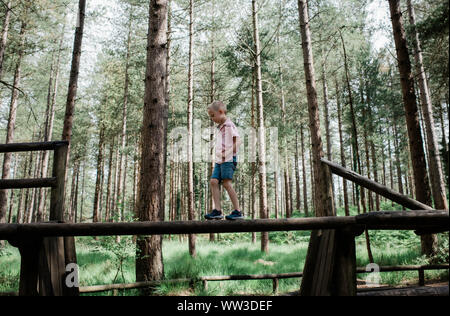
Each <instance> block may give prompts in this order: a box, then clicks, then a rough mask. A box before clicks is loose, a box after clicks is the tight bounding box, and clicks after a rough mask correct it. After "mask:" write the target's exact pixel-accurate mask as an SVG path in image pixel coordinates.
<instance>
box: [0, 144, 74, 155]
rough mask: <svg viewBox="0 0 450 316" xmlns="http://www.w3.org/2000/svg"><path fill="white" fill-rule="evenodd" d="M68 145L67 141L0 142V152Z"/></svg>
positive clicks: (53, 148)
mask: <svg viewBox="0 0 450 316" xmlns="http://www.w3.org/2000/svg"><path fill="white" fill-rule="evenodd" d="M68 145H69V142H68V141H54V142H40V143H11V144H0V153H13V152H27V151H41V150H55V149H56V148H57V147H58V146H68Z"/></svg>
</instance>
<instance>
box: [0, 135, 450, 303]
mask: <svg viewBox="0 0 450 316" xmlns="http://www.w3.org/2000/svg"><path fill="white" fill-rule="evenodd" d="M67 146H68V143H66V142H52V143H37V144H7V145H0V153H2V152H17V151H35V150H54V151H55V155H54V163H53V177H52V178H50V179H27V180H0V189H12V188H24V187H51V188H52V192H51V205H50V220H51V221H52V222H49V223H33V224H0V239H3V240H8V241H9V242H10V243H11V244H12V245H13V246H15V247H18V248H19V251H20V254H21V271H20V287H19V295H42V296H46V295H79V289H78V288H76V287H74V288H68V287H67V286H66V284H65V279H66V277H67V275H68V272H66V266H67V265H68V264H70V263H76V251H75V242H74V237H75V236H108V235H164V234H202V233H233V232H270V231H295V230H306V231H310V230H311V231H312V235H311V242H310V247H309V250H308V255H307V262H308V261H309V263H310V266H309V268H308V269H306V268H305V271H304V274H303V280H302V287H301V294H302V295H346V296H354V295H356V275H357V267H356V247H355V238H356V237H357V236H359V235H360V234H362V233H363V232H364V231H365V230H413V231H415V232H416V234H418V235H421V234H430V233H439V232H445V231H449V223H450V222H449V213H448V211H446V210H443V211H436V210H432V209H431V208H430V207H429V206H426V205H424V204H421V203H419V202H417V201H414V200H412V199H410V198H408V197H406V196H403V195H400V194H398V193H396V192H394V191H392V190H390V189H388V188H386V187H384V186H382V185H380V184H377V183H375V182H373V181H370V180H369V179H367V178H364V177H362V176H360V175H357V174H355V173H354V172H351V171H349V170H346V169H343V168H342V167H340V166H337V165H335V164H333V163H331V162H328V161H325V160H323V161H322V163H323V167H324V168H330V171H331V172H334V173H336V174H339V175H341V176H343V177H345V178H346V179H348V180H350V181H354V182H355V183H357V184H359V185H361V186H363V187H366V188H369V189H370V190H373V191H374V192H376V193H378V194H380V195H383V196H385V197H387V198H389V199H391V200H394V201H395V202H397V203H399V204H401V205H403V206H405V207H409V208H415V209H418V211H408V212H374V213H367V214H362V215H358V216H348V217H336V216H328V217H316V218H301V219H277V220H272V219H261V220H246V221H235V222H222V221H221V222H197V221H180V222H132V223H80V224H72V223H63V222H62V219H63V214H64V178H65V169H66V155H65V153H66V150H67ZM311 262H312V263H313V264H312V265H311ZM311 266H312V268H311Z"/></svg>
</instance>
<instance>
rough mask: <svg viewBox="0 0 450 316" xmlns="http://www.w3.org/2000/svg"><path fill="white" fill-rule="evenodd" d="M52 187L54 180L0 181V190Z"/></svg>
mask: <svg viewBox="0 0 450 316" xmlns="http://www.w3.org/2000/svg"><path fill="white" fill-rule="evenodd" d="M54 186H56V178H43V179H5V180H0V190H3V189H25V188H52V187H54Z"/></svg>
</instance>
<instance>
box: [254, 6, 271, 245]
mask: <svg viewBox="0 0 450 316" xmlns="http://www.w3.org/2000/svg"><path fill="white" fill-rule="evenodd" d="M252 17H253V36H254V42H255V47H254V50H255V55H256V56H255V66H256V100H257V106H258V123H259V124H258V127H259V129H258V165H259V203H260V205H259V211H260V217H261V218H263V219H264V218H268V209H267V181H266V132H265V127H264V104H263V90H262V74H261V47H260V46H261V43H260V41H259V21H258V10H257V5H256V0H252ZM261 251H263V252H265V253H268V252H269V234H268V233H267V232H262V233H261Z"/></svg>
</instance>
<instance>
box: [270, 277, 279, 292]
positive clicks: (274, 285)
mask: <svg viewBox="0 0 450 316" xmlns="http://www.w3.org/2000/svg"><path fill="white" fill-rule="evenodd" d="M272 282H273V294H275V295H276V294H278V285H279V283H278V279H277V278H274V279H272Z"/></svg>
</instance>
